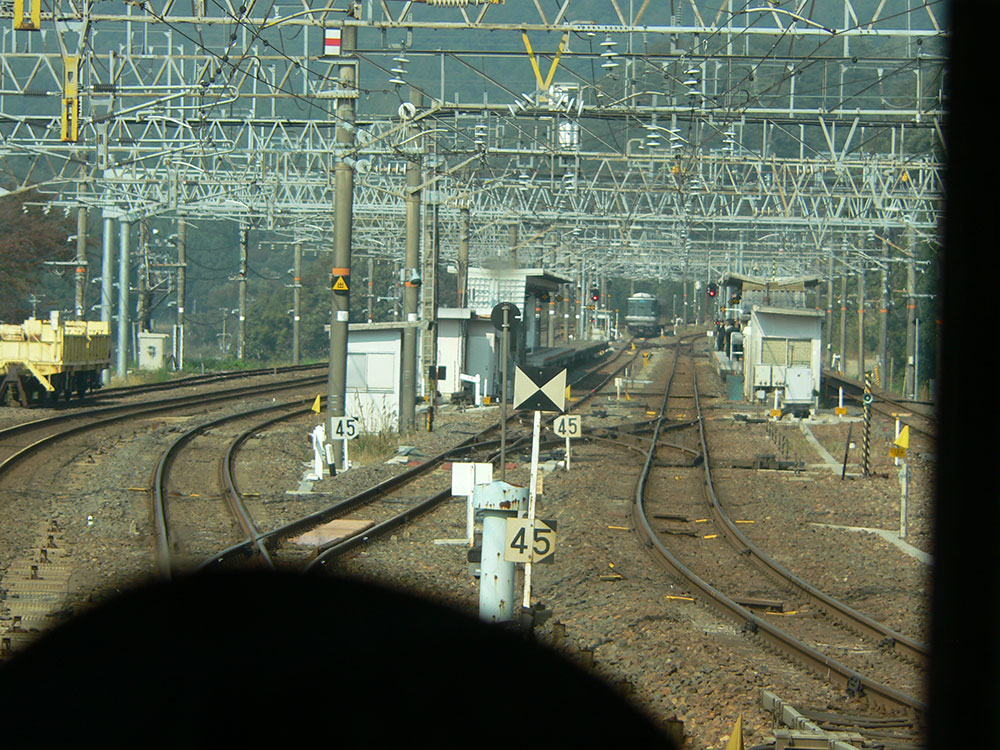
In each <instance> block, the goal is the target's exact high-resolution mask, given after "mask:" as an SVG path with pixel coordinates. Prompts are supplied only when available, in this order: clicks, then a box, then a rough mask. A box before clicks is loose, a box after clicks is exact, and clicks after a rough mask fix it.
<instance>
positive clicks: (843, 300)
mask: <svg viewBox="0 0 1000 750" xmlns="http://www.w3.org/2000/svg"><path fill="white" fill-rule="evenodd" d="M846 359H847V248H846V247H845V248H844V270H843V271H842V272H841V276H840V367H838V368H837V369H838V370H839V371H840V372H845V373H846V372H847V363H846V362H845V361H844V360H846Z"/></svg>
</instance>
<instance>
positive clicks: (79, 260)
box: [73, 206, 87, 320]
mask: <svg viewBox="0 0 1000 750" xmlns="http://www.w3.org/2000/svg"><path fill="white" fill-rule="evenodd" d="M86 292H87V207H86V206H80V207H79V208H77V210H76V298H75V300H74V304H73V314H74V317H76V319H77V320H83V318H84V316H85V315H86V299H85V295H86Z"/></svg>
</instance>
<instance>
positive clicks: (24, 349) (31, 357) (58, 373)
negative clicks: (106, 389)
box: [0, 312, 111, 406]
mask: <svg viewBox="0 0 1000 750" xmlns="http://www.w3.org/2000/svg"><path fill="white" fill-rule="evenodd" d="M110 365H111V330H110V326H109V324H108V323H107V322H106V321H87V320H65V321H64V320H60V317H59V313H58V312H53V313H51V314H50V315H49V319H48V320H41V319H38V318H30V319H29V320H26V321H25V322H24V323H22V324H8V323H0V376H2V380H0V404H3V403H5V401H6V398H7V394H8V392H9V393H10V395H11V401H12V402H13V401H15V400H16V401H18V402H20V403H21V405H23V406H28V404H29V403H30V402H36V403H37V402H40V401H42V400H43V398H45V397H48V398H49V399H51V400H55V399H57V398H59V397H60V396H61V397H63V398H65V399H67V400H69V398H70V397H71V396H72V395H73V394H74V393H75V394H76V395H77V396H79V397H82V396H83V395H84V394H85V393H87V392H88V391H90V390H93V389H94V388H100V386H101V371H102V370H105V369H107V368H108V367H110Z"/></svg>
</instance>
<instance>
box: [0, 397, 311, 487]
mask: <svg viewBox="0 0 1000 750" xmlns="http://www.w3.org/2000/svg"><path fill="white" fill-rule="evenodd" d="M314 380H315V381H317V382H319V381H322V382H325V378H320V379H316V378H305V379H303V380H301V381H294V382H293V383H278V384H273V385H268V386H259V385H258V386H251V387H246V388H232V389H229V390H226V391H216V392H213V393H209V394H205V393H203V394H199V395H196V396H182V397H179V398H173V399H164V400H162V401H153V402H147V403H143V404H129V405H124V406H109V407H104V408H101V409H89V410H87V411H86V412H76V413H73V414H66V415H60V416H56V417H48V418H45V419H40V420H35V421H33V422H25V423H22V424H19V425H14V426H12V427H8V428H6V429H4V430H0V439H3V438H5V437H8V436H11V435H16V434H19V433H22V432H27V431H29V430H32V429H39V428H42V427H46V426H49V425H54V424H58V423H60V422H67V421H72V420H78V419H86V418H88V417H91V416H93V415H95V414H111V415H112V416H108V417H105V418H103V419H94V420H90V421H88V422H85V423H84V424H80V425H76V426H73V427H69V428H67V429H65V430H61V431H59V432H56V433H53V434H51V435H46V436H45V437H42V438H40V439H38V440H36V441H35V442H33V443H30V444H29V445H26V446H25V447H23V448H21V449H20V450H18V451H16V452H14V453H12V454H11V455H9V456H7V458H5V459H3V460H2V461H0V475H2V474H3V473H4V472H5V471H8V470H9V469H10V467H11V466H13V465H14V464H16V463H18V462H19V461H21V460H23V459H24V458H26V457H27V456H28V455H30V454H32V453H34V452H36V451H38V450H39V449H41V448H43V447H45V446H47V445H50V444H52V443H54V442H56V441H58V440H61V439H63V438H66V437H71V436H72V435H76V434H78V433H81V432H86V431H87V430H90V429H99V428H101V427H106V426H108V425H111V424H115V423H117V422H121V421H124V420H126V419H133V418H136V417H143V416H146V415H149V414H159V413H161V412H165V411H172V410H174V409H178V408H181V407H186V406H200V405H204V404H212V403H216V402H218V401H228V400H231V399H235V398H239V397H242V396H246V395H247V394H252V395H259V394H265V393H272V392H275V391H287V390H292V389H295V388H300V387H302V386H304V385H309V384H311V383H312V382H313V381H314Z"/></svg>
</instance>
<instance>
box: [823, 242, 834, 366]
mask: <svg viewBox="0 0 1000 750" xmlns="http://www.w3.org/2000/svg"><path fill="white" fill-rule="evenodd" d="M823 361H824V362H825V363H826V366H827V367H832V366H833V248H830V251H829V252H828V253H827V272H826V325H824V327H823Z"/></svg>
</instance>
